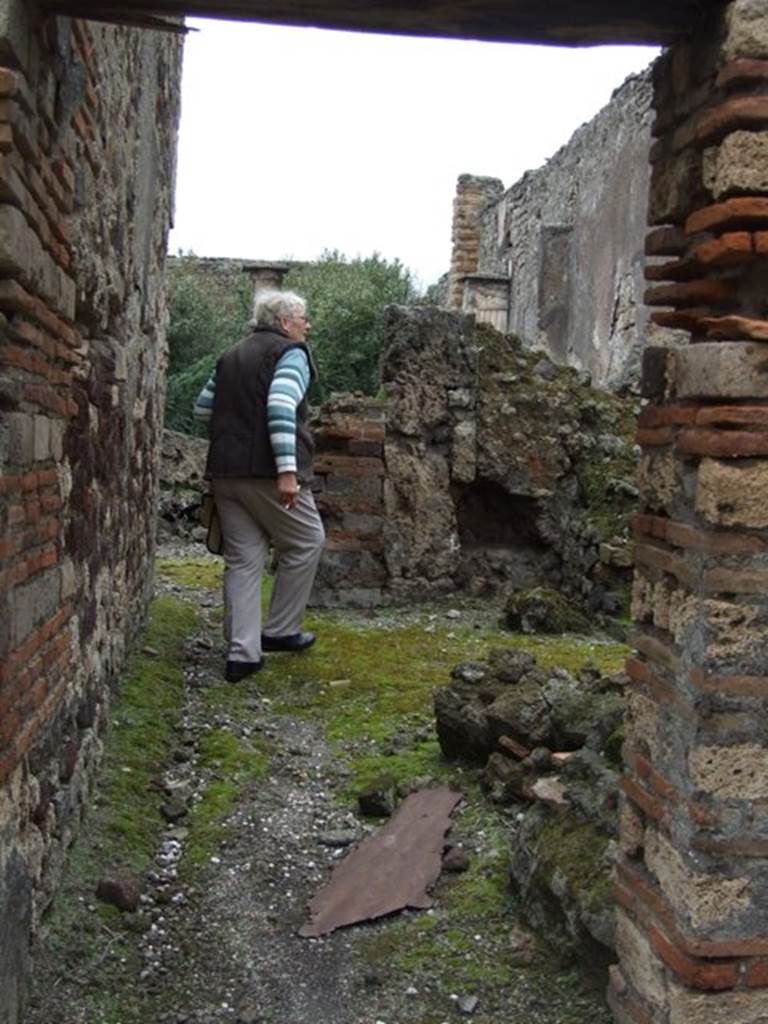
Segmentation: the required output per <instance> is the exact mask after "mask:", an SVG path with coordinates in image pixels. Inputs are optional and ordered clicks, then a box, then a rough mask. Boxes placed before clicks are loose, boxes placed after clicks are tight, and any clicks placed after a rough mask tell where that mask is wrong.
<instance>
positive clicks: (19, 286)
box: [0, 0, 181, 1024]
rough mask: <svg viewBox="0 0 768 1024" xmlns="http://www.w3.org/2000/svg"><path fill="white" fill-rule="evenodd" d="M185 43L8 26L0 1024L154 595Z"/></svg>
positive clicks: (0, 314)
mask: <svg viewBox="0 0 768 1024" xmlns="http://www.w3.org/2000/svg"><path fill="white" fill-rule="evenodd" d="M180 66H181V42H180V40H179V38H178V37H175V36H173V35H171V34H169V33H154V32H142V31H139V30H136V29H128V28H116V27H106V26H103V25H99V24H94V23H86V22H83V21H77V20H72V19H69V18H54V17H47V18H43V17H42V16H40V15H39V14H38V12H37V9H36V5H35V4H34V3H29V2H28V0H9V2H7V3H5V4H4V5H3V8H2V11H1V12H0V139H1V140H2V141H1V142H0V363H2V378H1V379H0V414H1V416H2V420H1V425H0V521H1V523H2V531H1V536H2V540H0V558H1V559H2V568H1V571H0V601H1V602H2V607H1V608H0V659H1V661H2V669H0V672H1V673H2V674H1V675H0V907H2V917H3V927H2V928H0V1019H2V1020H3V1021H7V1022H11V1024H15V1022H16V1021H17V1020H18V1019H19V1018H20V1016H21V1014H22V1010H23V1002H24V975H25V974H26V973H27V971H28V967H29V964H28V956H29V954H28V948H29V939H30V935H33V934H34V932H35V930H36V928H37V926H38V923H39V920H40V916H41V914H42V912H43V911H44V910H45V908H46V906H47V905H48V904H49V902H50V900H51V899H52V896H53V893H54V891H55V889H56V885H57V882H58V879H59V876H60V874H61V870H62V866H63V863H64V860H65V856H66V852H67V849H68V848H69V846H70V845H71V843H72V841H73V839H74V837H75V836H76V834H77V831H78V828H79V825H80V820H81V818H82V816H83V813H84V811H85V809H86V807H87V805H88V803H89V802H90V799H91V796H92V792H93V785H94V781H95V776H96V771H97V768H98V764H99V761H100V756H101V749H102V741H101V734H102V732H103V729H104V727H105V725H106V722H107V718H108V708H109V701H110V685H111V684H112V683H114V682H115V680H117V679H118V678H119V676H120V674H121V672H122V671H123V669H124V667H125V662H126V656H127V653H128V651H129V649H130V646H131V643H132V641H133V639H134V638H135V637H136V636H137V633H138V630H139V629H140V627H141V624H142V622H143V619H144V613H145V609H146V604H147V601H148V598H149V595H150V592H151V587H152V556H153V548H154V529H155V525H154V524H155V508H156V494H157V488H158V455H159V451H160V447H161V434H162V410H163V397H164V376H165V364H166V347H165V323H166V316H167V314H166V297H165V280H164V270H163V267H164V261H165V252H166V239H167V231H168V225H169V220H170V214H171V206H172V189H173V181H174V162H175V140H176V130H177V123H178V113H179V109H178V108H179V77H180Z"/></svg>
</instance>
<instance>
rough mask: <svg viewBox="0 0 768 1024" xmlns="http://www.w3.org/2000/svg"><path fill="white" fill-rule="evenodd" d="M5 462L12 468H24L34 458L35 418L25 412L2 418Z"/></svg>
mask: <svg viewBox="0 0 768 1024" xmlns="http://www.w3.org/2000/svg"><path fill="white" fill-rule="evenodd" d="M2 430H3V433H4V434H5V460H6V461H7V463H8V464H9V465H12V466H26V465H28V464H29V463H31V462H33V461H34V457H35V417H34V416H32V415H31V414H29V413H25V412H13V413H7V414H6V415H5V416H4V417H3V428H2Z"/></svg>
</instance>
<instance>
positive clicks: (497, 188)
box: [448, 174, 504, 312]
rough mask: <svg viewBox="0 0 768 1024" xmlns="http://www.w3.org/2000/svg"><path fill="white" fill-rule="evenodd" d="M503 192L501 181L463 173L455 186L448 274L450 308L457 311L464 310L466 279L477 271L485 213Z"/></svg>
mask: <svg viewBox="0 0 768 1024" xmlns="http://www.w3.org/2000/svg"><path fill="white" fill-rule="evenodd" d="M503 192H504V185H503V183H502V182H501V181H500V180H499V179H498V178H481V177H477V176H475V175H472V174H462V175H461V176H460V177H459V180H458V182H457V184H456V197H455V199H454V200H453V227H452V231H451V242H452V251H451V269H450V272H449V274H448V308H449V309H452V310H454V311H455V312H459V311H460V310H461V308H462V305H463V302H464V278H465V277H466V276H467V274H474V273H475V272H476V271H477V270H478V262H479V255H480V236H481V224H480V219H481V216H482V213H483V210H484V209H485V207H486V206H487V205H488V204H489V203H492V202H495V201H496V200H497V199H499V198H500V197H501V195H502V194H503Z"/></svg>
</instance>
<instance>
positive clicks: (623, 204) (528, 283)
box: [449, 71, 659, 389]
mask: <svg viewBox="0 0 768 1024" xmlns="http://www.w3.org/2000/svg"><path fill="white" fill-rule="evenodd" d="M650 102H651V81H650V72H649V71H648V72H644V73H643V74H641V75H637V76H634V77H631V78H629V79H627V81H626V82H625V83H624V84H623V85H622V86H621V87H620V88H619V89H617V90H616V93H615V94H614V97H613V99H612V100H611V102H610V103H609V104H608V105H607V106H606V107H605V108H604V109H603V110H601V111H600V113H599V114H597V116H596V117H594V118H593V119H592V120H591V121H590V122H589V123H587V124H585V125H583V126H582V127H581V128H580V129H579V130H578V131H577V132H576V133H575V134H574V135H573V137H572V138H571V139H570V140H569V142H568V143H567V144H566V145H564V146H563V147H562V148H561V149H559V150H558V151H557V153H555V154H554V156H553V157H551V159H550V160H548V161H547V163H546V164H545V165H544V166H543V167H541V168H539V169H537V170H533V171H529V172H528V173H526V174H525V175H524V176H523V177H522V178H521V179H520V180H519V181H518V182H516V183H515V184H514V185H513V186H512V187H511V188H509V189H508V190H507V191H506V192H504V193H503V195H501V196H500V197H499V198H498V200H496V201H494V200H493V197H492V196H491V195H490V194H487V196H486V201H485V203H484V204H483V205H482V206H479V205H477V204H476V205H475V207H473V208H471V209H470V210H469V211H467V210H464V208H463V207H462V210H463V217H464V221H465V224H464V226H463V227H462V230H463V231H464V232H465V233H466V232H468V231H469V230H470V229H471V227H473V226H474V228H475V231H476V233H479V240H478V242H477V243H476V254H477V255H476V261H475V263H474V265H470V263H469V261H468V260H466V259H465V260H464V263H463V264H462V266H463V268H464V274H465V275H467V276H465V277H464V279H463V284H464V290H463V292H461V291H457V287H454V289H453V291H452V292H451V296H450V298H449V304H450V306H451V308H454V309H458V308H463V309H464V310H465V311H466V312H474V313H476V315H477V316H478V318H479V319H481V320H483V321H486V322H491V323H493V324H494V326H496V327H498V328H499V329H502V330H507V331H509V332H511V333H513V334H517V335H518V336H519V337H520V338H521V339H522V341H523V343H524V344H525V345H526V346H527V347H529V348H538V349H541V350H542V351H544V352H546V353H547V354H548V355H549V356H550V357H551V358H552V359H553V360H554V361H555V362H556V363H559V364H561V365H567V366H573V367H575V368H577V369H581V370H586V371H588V372H589V373H590V374H591V376H592V379H593V382H594V383H595V384H596V385H597V386H598V387H608V388H612V389H619V388H621V387H626V386H632V385H636V382H637V379H638V377H639V364H640V353H641V351H642V348H643V347H644V346H645V345H646V344H647V343H648V341H649V331H648V310H647V308H646V307H645V306H644V305H643V289H644V281H643V240H644V236H645V225H646V211H647V204H648V198H647V195H648V182H649V176H650V171H649V167H648V151H649V147H650V123H651V117H652V115H651V109H650ZM461 180H462V179H460V185H459V189H458V191H457V202H458V200H459V198H460V197H461V194H462V192H463V189H462V187H461ZM482 180H486V179H482ZM472 213H474V215H475V217H476V220H475V222H474V224H469V223H467V222H468V221H469V220H470V219H471V217H470V215H471V214H472ZM454 230H456V228H454ZM457 297H458V298H457ZM505 307H506V310H507V317H506V324H503V323H502V322H501V321H502V319H503V315H502V313H501V310H502V309H504V308H505ZM657 330H659V329H658V328H654V331H657Z"/></svg>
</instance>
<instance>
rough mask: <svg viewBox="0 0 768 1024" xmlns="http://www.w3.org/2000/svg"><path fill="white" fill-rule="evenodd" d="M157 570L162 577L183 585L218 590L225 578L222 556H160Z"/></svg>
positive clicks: (156, 563)
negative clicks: (179, 557) (182, 557)
mask: <svg viewBox="0 0 768 1024" xmlns="http://www.w3.org/2000/svg"><path fill="white" fill-rule="evenodd" d="M155 571H156V572H157V575H158V576H159V577H160V579H164V580H168V581H170V582H171V583H178V584H180V585H181V586H182V587H195V588H199V589H201V590H218V589H219V588H220V587H221V583H222V579H223V578H224V563H223V561H222V560H221V559H220V558H217V559H213V558H185V559H173V558H158V559H157V561H156V562H155Z"/></svg>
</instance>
